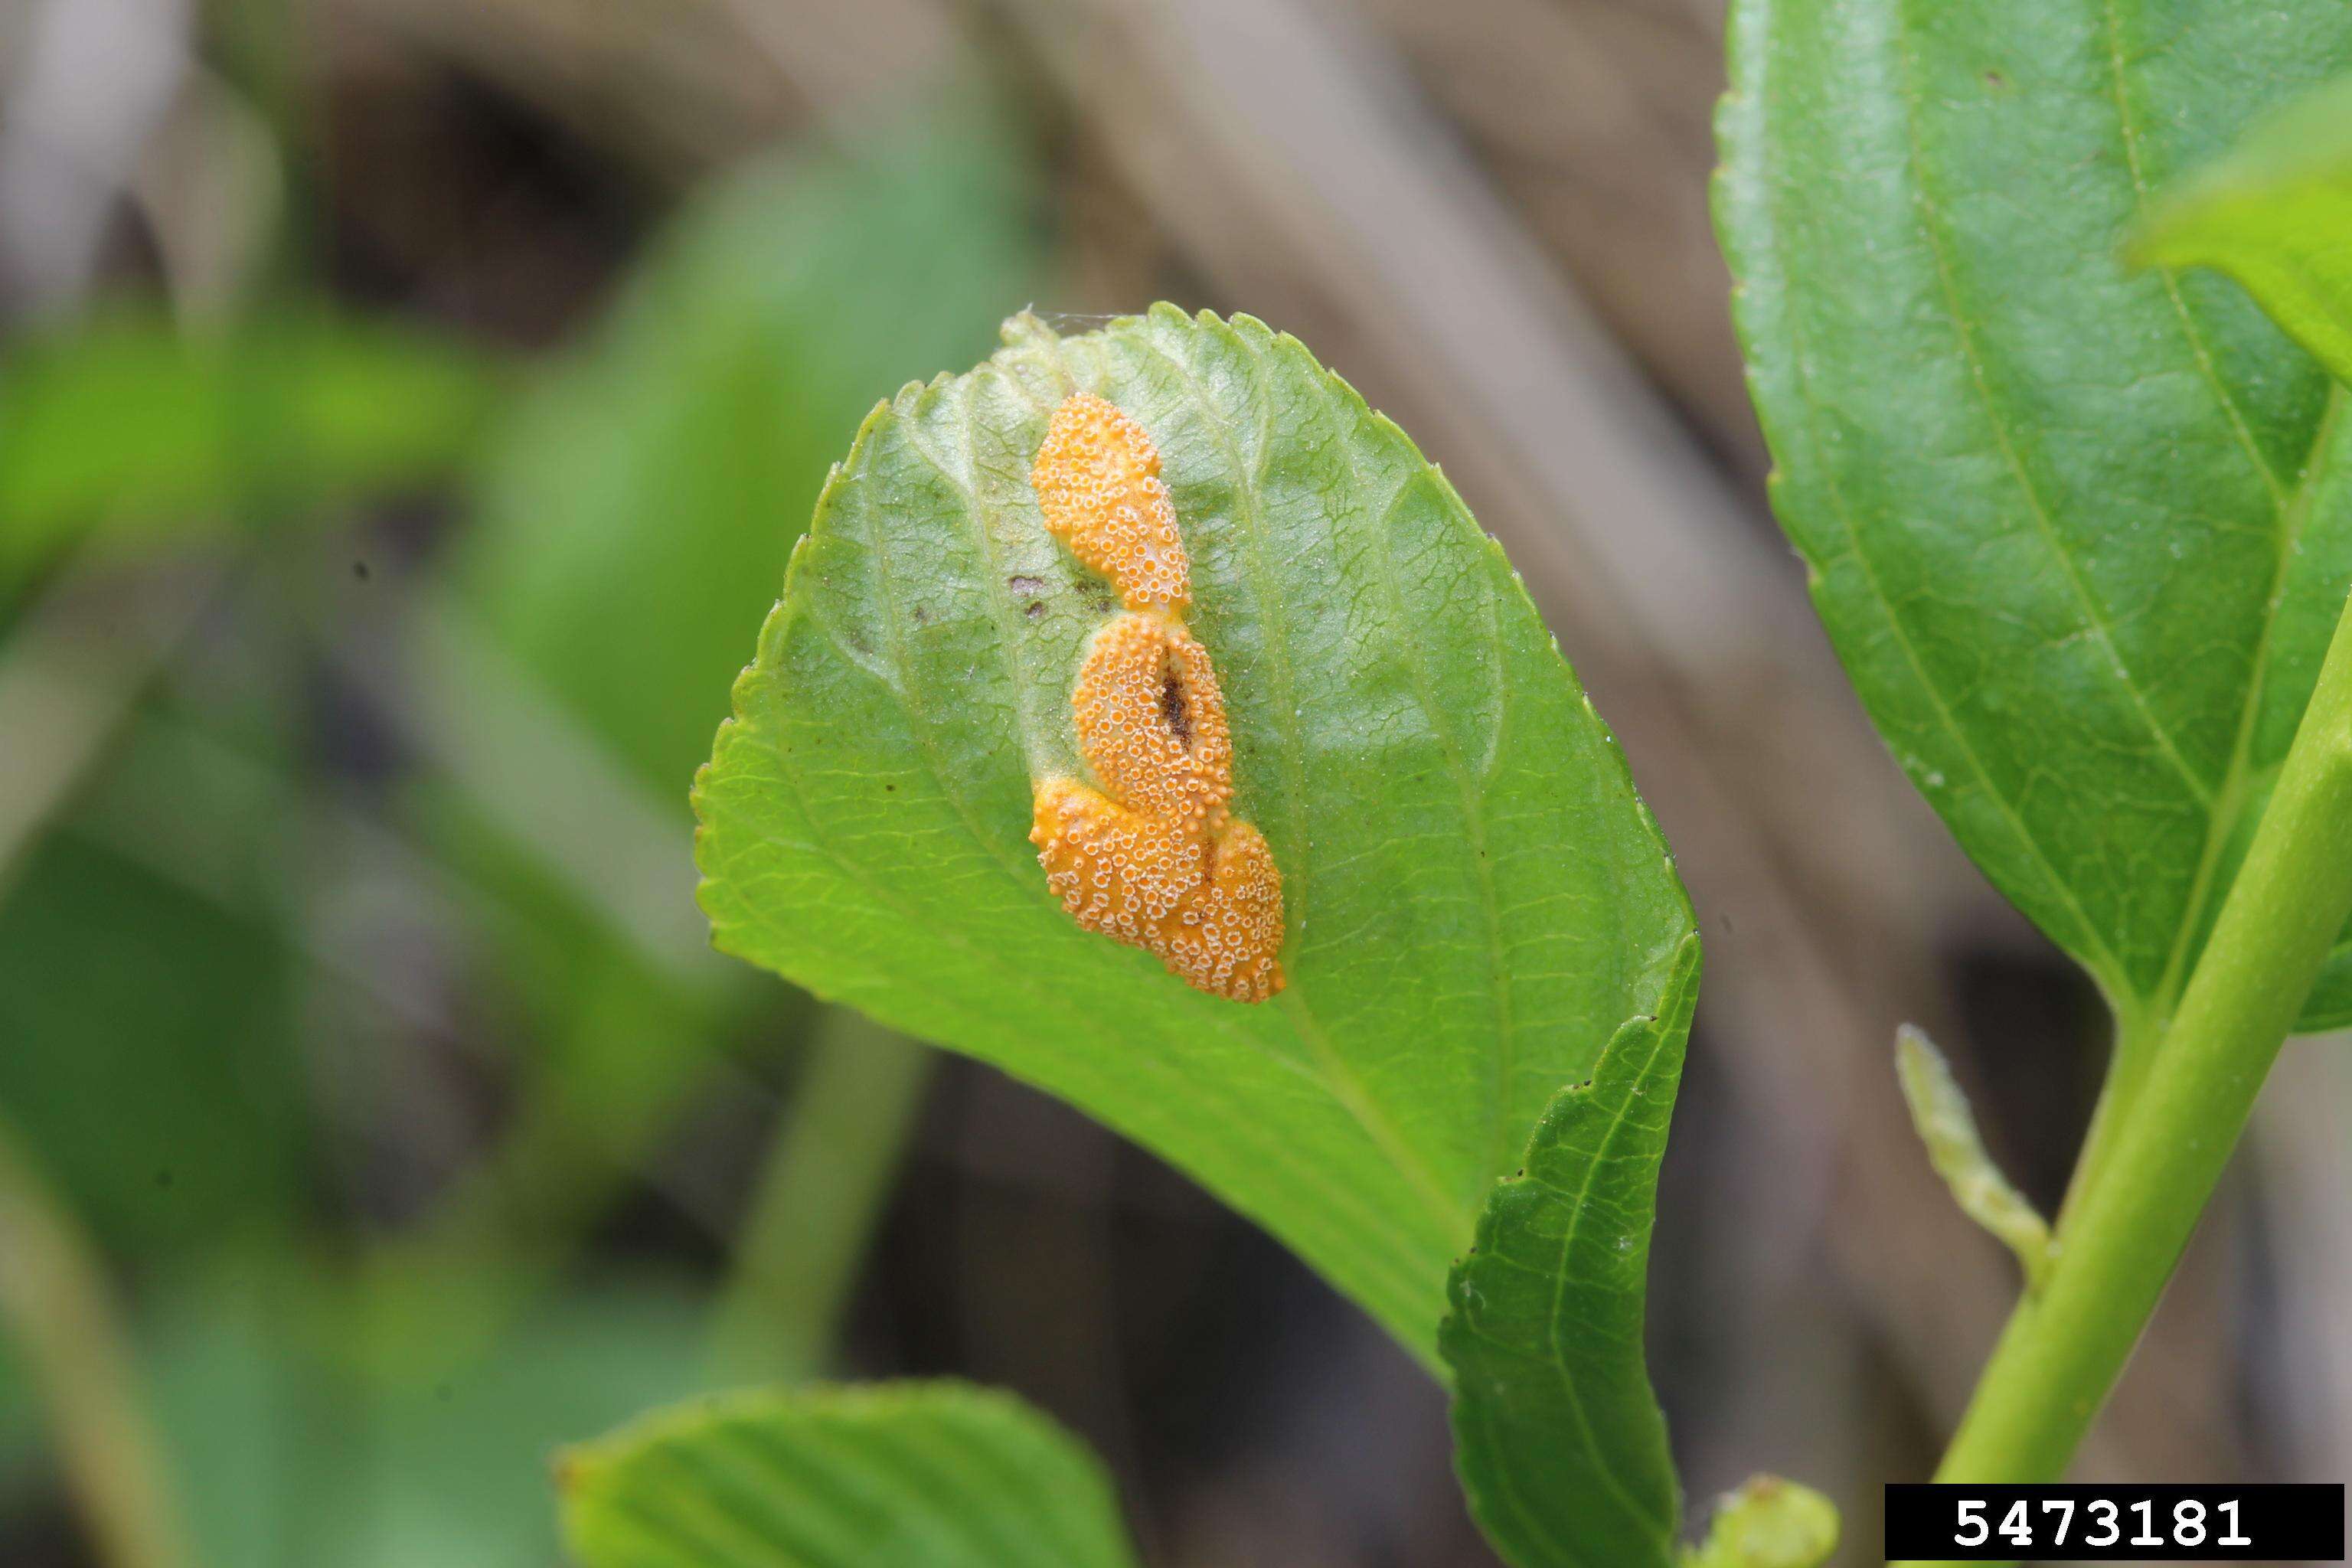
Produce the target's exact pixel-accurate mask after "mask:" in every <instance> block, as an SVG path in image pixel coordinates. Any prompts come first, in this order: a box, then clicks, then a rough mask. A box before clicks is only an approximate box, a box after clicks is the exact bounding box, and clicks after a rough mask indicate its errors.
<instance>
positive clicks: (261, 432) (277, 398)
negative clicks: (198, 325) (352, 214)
mask: <svg viewBox="0 0 2352 1568" xmlns="http://www.w3.org/2000/svg"><path fill="white" fill-rule="evenodd" d="M497 390H498V377H497V376H496V375H495V374H494V373H493V372H492V370H491V368H490V367H489V366H488V365H486V364H485V363H483V362H482V361H481V360H479V359H478V357H476V356H475V355H474V354H473V353H469V352H467V351H466V350H464V349H462V348H460V347H459V346H458V345H457V344H456V343H454V342H448V341H446V340H444V339H441V338H438V337H435V336H432V335H430V334H427V333H424V332H419V331H414V330H412V329H408V328H404V327H400V326H396V325H394V324H393V323H391V322H388V321H372V320H368V319H364V318H352V317H345V316H338V315H331V314H327V313H323V312H310V311H290V310H289V311H285V312H281V313H279V314H276V315H272V316H268V317H267V318H264V319H263V320H260V321H255V322H253V323H250V324H248V325H245V326H241V327H239V328H237V329H236V330H234V331H228V332H225V333H223V334H220V335H218V336H199V335H191V334H183V333H182V332H180V331H178V330H176V329H175V328H173V326H172V325H171V324H170V323H169V322H167V321H164V320H163V319H161V318H160V317H156V316H152V315H149V314H145V313H131V314H124V315H120V316H115V317H110V318H104V319H101V320H100V321H98V322H97V323H95V324H88V325H83V326H80V327H78V328H76V329H74V330H71V331H60V332H56V333H52V334H47V335H39V336H36V337H33V338H31V339H28V340H26V342H21V343H18V344H16V345H15V346H14V347H13V348H12V349H11V351H10V352H9V353H8V356H7V358H6V360H5V363H0V586H6V585H7V584H9V582H10V581H11V579H13V578H15V577H16V576H18V575H20V574H24V573H26V572H27V571H29V570H31V569H33V568H36V567H37V566H39V565H40V564H41V563H43V562H44V561H45V560H46V559H47V558H48V557H49V556H50V555H51V554H53V553H55V552H57V551H58V550H59V549H60V548H62V547H64V546H65V545H66V544H68V542H72V541H74V540H76V539H78V538H80V537H83V536H84V535H85V534H93V533H94V534H95V535H97V536H98V537H100V538H101V539H102V540H104V541H105V542H107V543H109V544H110V545H112V546H113V547H115V548H129V547H132V546H136V545H138V544H141V543H142V542H151V541H153V540H157V539H163V538H179V537H182V536H184V535H187V534H190V533H192V532H201V531H214V532H218V531H222V530H224V529H226V527H228V526H229V525H230V524H232V523H235V522H237V521H243V520H241V519H240V518H238V517H236V516H233V515H231V514H232V513H235V512H237V511H238V510H240V509H245V508H256V509H258V510H262V511H264V512H274V511H282V510H286V509H289V508H295V507H299V506H304V505H310V504H313V503H316V502H320V501H323V500H333V499H336V498H339V497H342V496H348V495H351V494H353V493H357V492H359V491H362V490H368V489H390V488H396V487H399V486H402V485H405V484H411V483H415V482H417V481H419V480H423V479H434V478H437V477H440V476H443V475H446V473H448V472H449V471H450V470H451V469H452V468H456V467H457V465H459V464H460V463H461V462H463V461H464V460H465V458H466V457H467V454H468V453H469V452H470V451H471V449H472V446H473V443H474V441H475V439H476V437H478V434H479V432H480V429H481V426H482V422H483V420H484V418H485V416H486V415H487V413H488V408H489V406H490V405H491V403H492V402H493V400H494V398H495V395H496V394H497Z"/></svg>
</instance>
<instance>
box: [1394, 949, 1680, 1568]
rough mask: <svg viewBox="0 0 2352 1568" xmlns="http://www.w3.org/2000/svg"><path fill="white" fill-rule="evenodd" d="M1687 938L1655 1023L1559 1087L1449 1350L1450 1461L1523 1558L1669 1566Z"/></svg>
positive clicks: (1503, 1207)
mask: <svg viewBox="0 0 2352 1568" xmlns="http://www.w3.org/2000/svg"><path fill="white" fill-rule="evenodd" d="M1698 974H1699V950H1698V939H1697V937H1696V935H1694V936H1691V937H1689V938H1686V939H1685V942H1684V944H1683V948H1682V951H1681V953H1680V956H1679V959H1678V961H1677V962H1676V963H1675V969H1674V973H1673V977H1672V980H1671V982H1670V983H1669V984H1668V987H1667V990H1666V992H1665V994H1664V997H1663V998H1662V999H1661V1002H1660V1004H1659V1006H1658V1008H1657V1010H1656V1012H1655V1013H1654V1015H1651V1016H1643V1017H1637V1018H1633V1019H1630V1020H1628V1021H1627V1022H1626V1024H1625V1026H1623V1027H1622V1028H1621V1029H1619V1030H1618V1031H1617V1034H1616V1037H1614V1038H1613V1039H1612V1040H1611V1041H1610V1042H1609V1048H1608V1049H1607V1050H1605V1051H1603V1052H1602V1053H1601V1060H1600V1062H1599V1064H1598V1065H1597V1066H1596V1067H1595V1068H1594V1069H1593V1077H1592V1079H1591V1082H1589V1083H1581V1084H1577V1085H1574V1086H1572V1087H1570V1088H1569V1089H1564V1090H1562V1091H1561V1093H1560V1095H1559V1099H1557V1100H1553V1101H1552V1104H1551V1109H1550V1110H1548V1111H1547V1112H1545V1114H1544V1119H1543V1121H1542V1124H1541V1125H1539V1126H1538V1128H1537V1129H1536V1133H1535V1138H1534V1141H1533V1142H1532V1143H1531V1144H1530V1145H1529V1147H1528V1156H1527V1168H1526V1169H1525V1170H1524V1171H1523V1172H1521V1173H1519V1174H1517V1176H1514V1177H1512V1178H1511V1179H1510V1180H1508V1181H1506V1182H1504V1183H1503V1184H1501V1185H1500V1186H1498V1187H1496V1189H1495V1192H1494V1194H1493V1195H1492V1196H1491V1197H1489V1198H1488V1199H1487V1200H1486V1213H1485V1214H1484V1215H1481V1216H1480V1218H1479V1221H1478V1236H1477V1244H1476V1245H1475V1247H1472V1249H1471V1251H1470V1254H1469V1256H1468V1257H1466V1258H1464V1259H1463V1260H1462V1261H1461V1262H1460V1263H1459V1264H1457V1265H1455V1266H1454V1274H1453V1279H1452V1280H1451V1282H1450V1286H1449V1289H1448V1292H1447V1293H1448V1295H1449V1297H1450V1298H1451V1300H1452V1301H1453V1307H1454V1310H1453V1312H1452V1313H1451V1314H1450V1315H1449V1316H1448V1317H1447V1318H1446V1320H1445V1326H1444V1329H1443V1331H1441V1333H1440V1336H1439V1346H1440V1348H1441V1349H1442V1350H1443V1351H1444V1353H1445V1359H1446V1361H1447V1362H1448V1363H1451V1364H1452V1366H1453V1368H1454V1464H1455V1468H1456V1469H1457V1470H1458V1471H1459V1472H1460V1474H1461V1477H1462V1488H1463V1490H1464V1491H1465V1493H1467V1494H1468V1496H1469V1499H1470V1508H1471V1511H1472V1512H1473V1513H1474V1514H1475V1515H1476V1516H1477V1520H1478V1523H1479V1525H1480V1526H1481V1527H1482V1528H1483V1529H1484V1530H1485V1531H1486V1538H1487V1539H1488V1540H1489V1541H1491V1542H1494V1543H1495V1546H1496V1550H1498V1551H1499V1552H1502V1554H1503V1555H1504V1556H1505V1557H1506V1558H1507V1559H1509V1561H1510V1562H1511V1563H1514V1564H1516V1565H1517V1568H1665V1565H1667V1564H1669V1563H1672V1562H1673V1561H1674V1553H1675V1539H1676V1537H1677V1535H1678V1533H1679V1532H1680V1530H1681V1527H1682V1489H1681V1486H1680V1484H1679V1483H1678V1482H1677V1481H1676V1479H1675V1467H1674V1458H1673V1456H1672V1455H1671V1454H1670V1453H1668V1452H1667V1449H1666V1422H1665V1417H1664V1415H1661V1414H1660V1413H1659V1410H1658V1402H1657V1398H1656V1396H1655V1395H1654V1394H1652V1393H1651V1392H1650V1380H1649V1374H1648V1373H1647V1371H1646V1370H1645V1368H1644V1363H1643V1355H1642V1330H1643V1301H1644V1300H1645V1299H1646V1298H1647V1295H1648V1286H1647V1280H1648V1276H1649V1265H1650V1226H1651V1224H1652V1221H1653V1220H1654V1217H1655V1215H1656V1209H1657V1188H1658V1162H1659V1160H1660V1159H1662V1158H1663V1157H1664V1154H1665V1150H1666V1124H1667V1121H1668V1119H1669V1117H1670V1116H1671V1115H1672V1113H1673V1110H1674V1104H1675V1088H1676V1086H1677V1085H1678V1084H1679V1083H1680V1082H1681V1080H1682V1070H1683V1049H1684V1046H1685V1042H1686V1041H1687V1040H1688V1038H1689V1035H1690V1021H1691V1010H1692V1008H1693V1007H1694V1006H1696V1004H1697V1001H1698Z"/></svg>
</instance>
